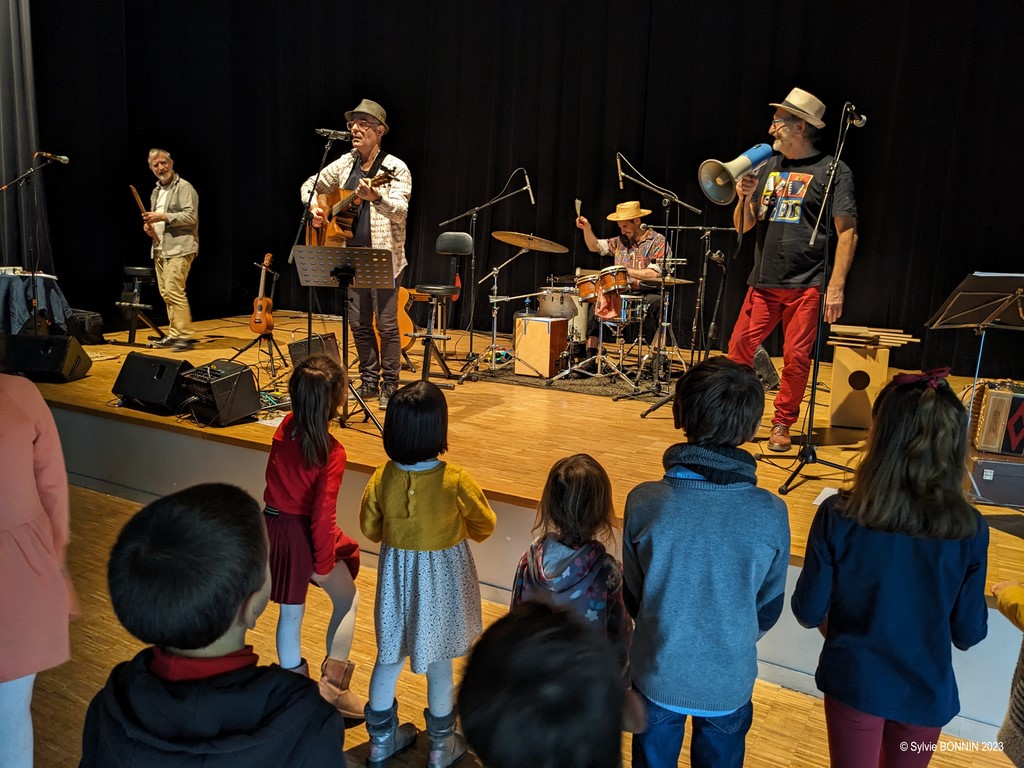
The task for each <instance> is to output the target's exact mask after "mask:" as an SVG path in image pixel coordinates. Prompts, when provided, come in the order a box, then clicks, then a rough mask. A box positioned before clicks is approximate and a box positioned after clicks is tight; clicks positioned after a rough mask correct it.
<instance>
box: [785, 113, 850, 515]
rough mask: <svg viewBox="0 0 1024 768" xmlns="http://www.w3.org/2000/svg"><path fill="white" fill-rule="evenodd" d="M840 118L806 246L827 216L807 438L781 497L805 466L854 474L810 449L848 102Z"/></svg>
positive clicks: (848, 123)
mask: <svg viewBox="0 0 1024 768" xmlns="http://www.w3.org/2000/svg"><path fill="white" fill-rule="evenodd" d="M843 114H844V115H845V117H846V119H845V120H843V121H842V123H841V124H840V126H839V135H838V137H836V150H835V153H834V155H833V159H832V163H831V165H829V169H828V179H827V180H826V181H825V192H824V195H823V196H822V198H821V208H820V209H819V210H818V218H817V220H816V221H815V222H814V231H812V232H811V238H810V241H809V242H808V246H809V247H812V248H813V247H814V243H815V241H817V239H818V231H819V229H820V228H821V223H822V217H823V216H826V215H827V216H828V218H827V219H826V220H825V244H824V247H823V248H822V263H823V265H824V270H823V272H822V275H821V286H822V288H821V295H820V296H819V298H818V336H817V338H816V339H815V340H814V364H813V366H812V368H811V399H810V402H809V403H808V404H807V413H806V419H807V434H806V435H805V436H804V444H803V446H802V447H801V448H800V454H799V456H800V461H799V462H798V463H797V465H796V467H795V468H794V469H793V471H792V472H791V473H790V475H789V477H788V478H787V479H786V482H784V483H783V484H782V485H780V486H779V494H780V495H782V496H785V495H786V494H787V493H789V488H790V485H792V483H793V481H794V480H795V479H796V477H797V475H799V474H800V473H801V472H803V470H804V467H805V466H807V465H808V464H824V465H825V466H826V467H831V468H832V469H838V470H840V471H842V472H849V473H852V472H853V471H854V470H853V469H851V468H850V467H847V466H844V465H842V464H836V463H835V462H832V461H825V460H824V459H819V458H818V451H817V448H815V446H814V406H815V404H816V402H817V394H818V374H819V371H820V369H821V337H822V336H823V335H824V330H825V293H826V291H827V290H828V279H829V264H828V259H829V250H828V246H829V235H830V233H831V232H832V221H833V217H832V206H833V204H834V202H835V199H834V198H833V196H832V187H833V183H834V182H835V178H836V171H837V170H838V169H839V158H840V157H842V154H843V147H844V146H845V144H846V133H847V131H849V130H850V123H851V122H852V121H853V112H852V107H851V105H850V102H846V104H845V105H844V106H843Z"/></svg>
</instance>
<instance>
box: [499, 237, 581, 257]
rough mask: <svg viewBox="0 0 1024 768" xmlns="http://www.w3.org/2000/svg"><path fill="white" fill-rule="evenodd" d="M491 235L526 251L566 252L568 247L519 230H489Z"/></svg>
mask: <svg viewBox="0 0 1024 768" xmlns="http://www.w3.org/2000/svg"><path fill="white" fill-rule="evenodd" d="M491 237H493V238H494V239H495V240H500V241H501V242H503V243H508V244H509V245H514V246H516V247H518V248H525V249H526V250H528V251H543V252H544V253H568V252H569V249H568V248H566V247H565V246H564V245H559V244H558V243H553V242H551V241H550V240H545V239H544V238H542V237H534V236H533V235H523V234H520V233H519V232H491Z"/></svg>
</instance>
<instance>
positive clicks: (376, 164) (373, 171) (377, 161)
mask: <svg viewBox="0 0 1024 768" xmlns="http://www.w3.org/2000/svg"><path fill="white" fill-rule="evenodd" d="M387 156H388V153H387V152H385V151H384V150H383V149H382V150H381V151H380V152H378V153H377V156H376V157H375V158H374V159H373V165H371V166H370V170H368V171H367V172H366V178H368V179H373V178H376V176H377V171H379V170H380V167H381V165H383V164H384V158H385V157H387Z"/></svg>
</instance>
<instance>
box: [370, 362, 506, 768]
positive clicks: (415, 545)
mask: <svg viewBox="0 0 1024 768" xmlns="http://www.w3.org/2000/svg"><path fill="white" fill-rule="evenodd" d="M446 450H448V403H447V401H446V400H445V398H444V394H443V393H442V392H441V390H440V389H438V387H437V386H436V385H434V384H431V383H430V382H426V381H417V382H415V383H413V384H409V385H407V386H405V387H402V388H401V389H399V390H398V391H397V392H396V393H395V394H394V396H393V397H392V399H391V402H390V403H389V404H388V417H387V419H386V420H385V422H384V451H385V452H386V453H387V455H388V457H389V458H390V459H391V460H390V461H388V462H386V463H384V464H382V465H381V466H379V467H377V469H376V471H375V472H374V473H373V475H372V476H371V477H370V481H369V482H368V483H367V486H366V491H365V492H364V493H363V501H362V508H361V510H360V513H359V524H360V527H361V528H362V530H363V534H364V535H365V536H366V537H367V538H368V539H370V540H371V541H375V542H380V543H381V548H380V560H379V563H378V566H377V601H376V608H375V613H376V615H375V621H374V624H375V626H376V629H377V661H376V663H375V665H374V668H373V674H372V675H371V677H370V701H369V703H367V705H366V730H367V732H368V733H369V734H370V756H369V759H368V760H367V765H368V766H380V765H383V764H384V763H385V762H386V761H387V760H388V758H390V757H391V756H392V755H395V754H397V753H399V752H401V751H403V750H405V749H407V748H408V747H410V746H412V743H413V741H414V740H415V738H416V728H415V727H414V726H413V725H412V724H411V723H405V724H403V725H402V726H399V725H398V704H397V702H396V701H395V686H396V685H397V683H398V676H399V674H400V673H401V671H402V667H403V666H404V664H405V658H406V657H407V656H408V657H410V666H411V668H412V671H413V672H415V673H417V674H422V673H424V672H426V675H427V704H428V708H427V709H426V710H424V713H423V714H424V717H425V718H426V721H427V734H428V736H429V737H430V753H429V757H428V762H427V765H428V766H429V768H444V767H445V766H449V765H451V764H452V763H454V762H455V761H456V760H458V759H459V758H460V757H462V755H463V754H464V753H465V751H466V743H465V740H464V739H463V738H462V736H461V735H460V734H458V733H456V732H455V709H454V695H453V694H454V685H453V681H452V660H453V659H455V658H457V657H460V656H464V655H465V654H466V653H467V652H468V651H469V648H470V645H471V644H472V643H473V641H474V640H475V639H476V637H477V635H479V634H480V632H481V630H482V627H483V622H482V620H481V615H480V585H479V581H478V579H477V574H476V565H475V564H474V562H473V554H472V553H471V552H470V549H469V542H468V539H473V540H474V541H477V542H480V541H484V540H485V539H487V537H488V536H490V535H491V533H493V532H494V526H495V522H496V518H495V515H494V511H493V510H492V509H491V507H490V505H489V504H488V503H487V499H486V498H484V494H483V491H482V490H481V489H480V486H479V485H477V484H476V482H475V481H474V480H473V478H471V477H470V476H469V475H468V474H467V473H466V472H465V471H464V470H462V469H461V468H460V467H457V466H455V465H453V464H449V463H447V462H444V461H441V460H440V459H439V458H438V457H439V456H440V454H442V453H444V452H445V451H446Z"/></svg>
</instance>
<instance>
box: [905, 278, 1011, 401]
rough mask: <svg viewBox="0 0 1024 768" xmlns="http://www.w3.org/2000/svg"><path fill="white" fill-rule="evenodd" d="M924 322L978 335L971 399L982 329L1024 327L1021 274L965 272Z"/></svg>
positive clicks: (982, 345) (978, 368)
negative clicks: (969, 329)
mask: <svg viewBox="0 0 1024 768" xmlns="http://www.w3.org/2000/svg"><path fill="white" fill-rule="evenodd" d="M925 325H926V326H927V327H928V329H929V330H933V331H937V330H945V329H947V328H972V329H973V330H974V332H975V333H976V334H978V335H980V336H981V343H980V344H979V345H978V362H977V363H976V364H975V366H974V383H973V384H972V385H971V398H970V401H969V402H974V391H975V389H977V386H978V374H979V373H980V371H981V355H982V353H983V352H984V351H985V332H986V331H988V329H989V328H997V329H1001V330H1006V331H1024V274H1008V273H1003V272H974V273H973V274H970V275H968V276H967V277H965V278H964V279H963V280H962V281H961V283H960V285H958V286H957V287H956V290H954V291H953V293H951V294H950V295H949V298H947V299H946V300H945V301H944V302H942V306H941V307H939V309H938V311H936V313H935V314H934V315H932V316H931V318H929V320H928V322H927V323H925Z"/></svg>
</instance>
